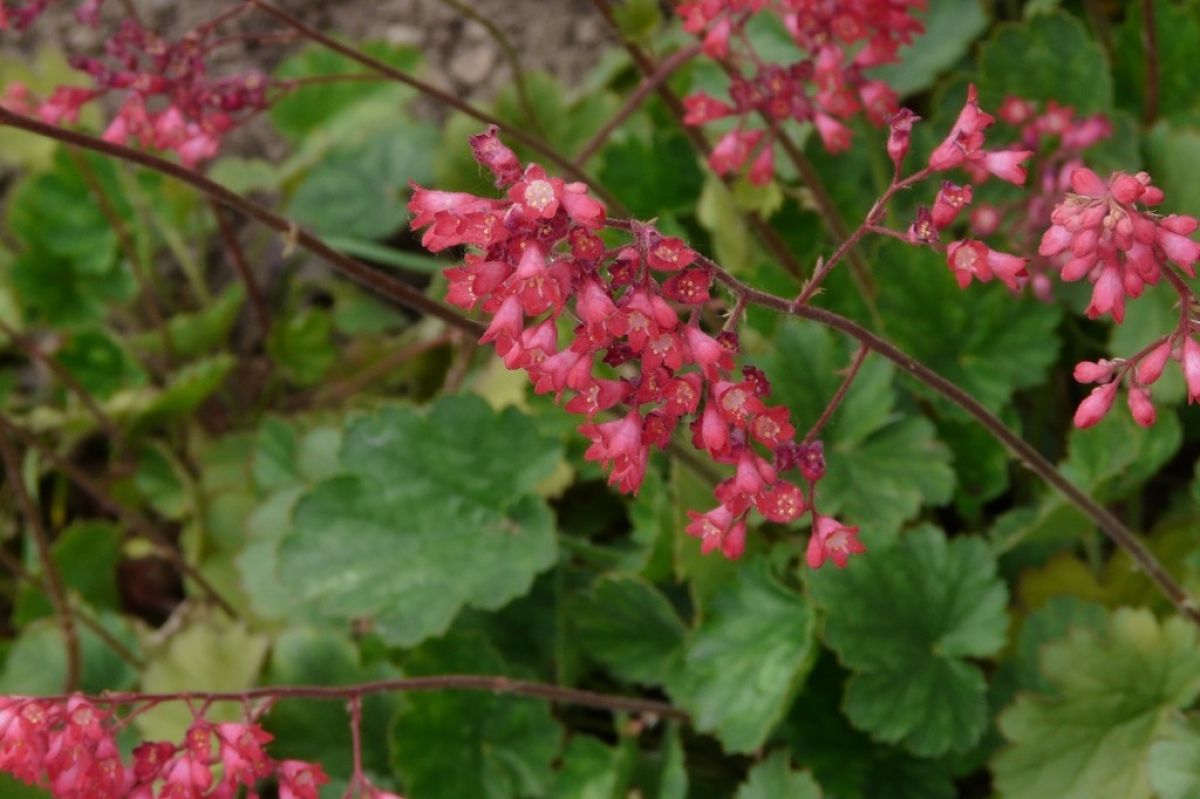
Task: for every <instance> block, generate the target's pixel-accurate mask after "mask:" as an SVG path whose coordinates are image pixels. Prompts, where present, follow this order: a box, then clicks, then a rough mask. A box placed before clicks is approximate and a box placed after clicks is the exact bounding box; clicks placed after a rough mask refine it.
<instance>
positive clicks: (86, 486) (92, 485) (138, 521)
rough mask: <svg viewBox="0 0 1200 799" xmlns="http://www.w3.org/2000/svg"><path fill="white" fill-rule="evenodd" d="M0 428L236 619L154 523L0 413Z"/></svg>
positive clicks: (228, 606)
mask: <svg viewBox="0 0 1200 799" xmlns="http://www.w3.org/2000/svg"><path fill="white" fill-rule="evenodd" d="M0 430H3V431H4V432H5V433H6V434H8V435H11V436H13V437H14V438H17V439H20V440H21V442H22V443H23V444H25V446H27V447H31V448H33V449H36V450H37V451H38V452H40V453H41V454H42V457H44V458H45V459H46V460H48V461H49V462H50V463H51V464H53V466H54V468H55V469H58V470H59V471H60V472H62V473H63V474H64V475H65V476H66V477H67V479H68V480H70V481H71V482H72V483H74V484H75V485H76V486H78V487H79V488H80V489H81V490H82V491H83V492H84V493H85V494H87V495H88V496H90V497H91V498H92V499H93V500H94V501H95V502H96V504H98V505H100V507H102V508H104V510H106V511H107V512H109V513H111V514H113V515H114V516H116V517H117V518H118V519H120V520H121V521H122V522H123V523H124V524H126V525H127V526H128V527H130V528H131V529H132V530H133V531H134V532H136V533H138V534H139V535H141V536H142V537H143V538H146V539H148V540H150V541H153V542H154V543H156V544H158V546H159V548H160V549H161V551H162V554H163V557H165V558H166V559H167V560H169V561H170V562H171V563H172V564H173V565H174V566H175V568H177V569H179V571H180V572H181V573H182V574H184V575H186V576H187V577H188V578H190V579H191V580H192V581H193V582H195V583H196V585H197V586H199V587H200V590H201V591H203V592H204V593H205V594H206V595H207V596H208V598H209V599H210V600H212V602H213V603H214V604H216V605H217V606H218V607H220V608H221V610H223V611H225V613H226V614H228V615H229V617H230V618H237V617H238V613H237V611H236V610H234V608H233V605H231V604H230V603H229V600H227V599H225V597H223V596H222V595H221V593H220V592H219V591H218V590H217V589H216V587H215V586H214V585H213V584H212V583H211V582H209V580H208V578H207V577H205V576H204V575H203V574H201V573H200V572H199V570H197V569H196V568H195V567H194V566H192V564H190V563H188V562H187V560H186V559H185V558H184V557H183V555H182V554H180V552H179V550H177V549H176V548H175V546H174V545H173V544H172V543H171V541H170V539H169V538H167V536H166V534H165V533H163V532H162V531H161V530H159V529H158V528H157V527H155V526H154V524H153V523H152V522H151V521H150V520H149V519H147V518H146V517H144V516H142V515H141V514H140V513H137V512H136V511H133V510H130V509H129V508H127V507H125V506H124V505H122V504H121V503H120V502H118V501H117V499H116V498H115V497H113V495H112V494H110V493H109V492H108V491H107V490H106V489H105V488H104V486H102V485H100V483H98V482H97V481H96V480H94V479H92V477H90V476H89V475H88V474H87V473H86V472H84V471H83V469H81V468H79V467H78V466H76V465H75V464H74V463H72V462H71V461H70V460H69V459H67V458H64V457H63V456H62V455H59V454H58V453H57V452H55V451H54V450H53V449H51V448H50V447H49V446H47V445H46V444H44V443H42V441H41V440H40V439H38V437H37V436H35V435H33V434H32V433H30V432H28V431H27V430H25V429H24V428H21V427H18V426H17V425H15V424H13V423H12V422H10V421H8V420H7V419H5V418H3V417H2V416H0Z"/></svg>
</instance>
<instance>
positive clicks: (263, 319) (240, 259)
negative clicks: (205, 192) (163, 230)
mask: <svg viewBox="0 0 1200 799" xmlns="http://www.w3.org/2000/svg"><path fill="white" fill-rule="evenodd" d="M208 207H209V208H210V209H212V214H213V218H215V219H216V220H217V229H218V230H219V231H220V233H221V241H222V242H224V244H225V252H226V253H227V254H228V255H229V260H230V261H232V262H233V269H234V271H235V272H237V274H238V277H239V278H241V279H242V283H243V284H244V285H245V286H246V294H247V295H248V296H249V297H250V304H251V305H253V306H254V315H255V317H256V318H257V319H258V326H259V329H260V330H261V331H262V334H263V337H264V338H265V337H266V336H267V335H269V334H270V332H271V311H270V309H269V308H268V307H267V298H266V296H265V295H264V294H263V290H262V288H261V287H260V286H259V285H258V280H257V279H256V278H255V277H254V272H252V271H251V270H250V264H249V262H248V261H247V260H246V253H245V252H244V251H243V250H242V245H241V244H239V243H238V240H237V231H236V230H234V229H233V225H232V224H231V223H230V222H229V220H228V219H227V218H226V217H225V211H224V210H223V209H222V208H221V204H220V203H219V202H217V201H216V200H215V199H213V198H212V197H209V198H208Z"/></svg>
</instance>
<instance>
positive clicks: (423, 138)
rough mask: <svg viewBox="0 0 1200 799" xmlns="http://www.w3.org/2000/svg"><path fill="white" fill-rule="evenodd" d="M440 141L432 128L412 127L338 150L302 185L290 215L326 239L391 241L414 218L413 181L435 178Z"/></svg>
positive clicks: (309, 175) (389, 131)
mask: <svg viewBox="0 0 1200 799" xmlns="http://www.w3.org/2000/svg"><path fill="white" fill-rule="evenodd" d="M438 139H439V134H438V131H437V129H436V128H434V127H433V126H432V125H424V124H420V125H418V124H415V123H408V124H404V125H403V126H401V127H400V129H397V127H396V126H390V127H389V128H388V129H385V130H382V131H380V132H378V133H376V134H375V135H373V136H371V137H369V138H367V139H366V141H363V142H354V143H353V144H348V145H345V146H342V147H337V148H334V149H333V151H332V152H330V153H329V154H327V155H326V156H325V157H324V158H323V159H322V160H321V161H320V162H319V163H318V164H317V165H316V166H315V167H314V168H313V169H312V170H311V171H310V172H309V173H308V174H307V175H305V176H304V178H303V179H302V180H301V181H300V184H299V185H298V186H297V187H296V190H295V193H294V194H293V195H292V197H291V201H290V203H289V205H288V213H289V215H290V216H291V217H292V218H293V219H295V220H296V221H297V222H299V223H300V224H301V225H304V226H305V227H308V228H311V229H312V230H313V231H315V232H316V233H317V234H318V235H322V236H323V235H327V234H328V235H336V236H342V237H348V238H357V239H365V240H371V239H381V238H385V237H386V236H387V235H388V234H390V233H393V232H395V231H396V230H397V229H399V228H400V227H401V226H402V225H403V224H404V222H405V220H406V219H407V218H408V212H407V211H406V209H405V203H404V196H405V195H406V194H407V192H408V182H409V181H410V180H413V181H416V182H418V183H426V182H428V181H429V179H430V178H431V172H430V161H429V156H428V153H429V151H430V150H432V149H433V148H434V147H435V146H436V144H437V142H438Z"/></svg>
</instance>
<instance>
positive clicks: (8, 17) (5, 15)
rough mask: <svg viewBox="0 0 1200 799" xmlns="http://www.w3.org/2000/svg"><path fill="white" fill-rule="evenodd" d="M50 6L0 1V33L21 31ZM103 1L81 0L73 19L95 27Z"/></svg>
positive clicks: (45, 1) (46, 1) (40, 1)
mask: <svg viewBox="0 0 1200 799" xmlns="http://www.w3.org/2000/svg"><path fill="white" fill-rule="evenodd" d="M49 5H50V0H20V1H19V2H16V3H12V2H6V0H0V31H6V30H18V31H23V30H25V29H26V28H28V27H29V26H30V25H32V24H33V23H34V22H35V21H36V20H37V18H38V17H40V16H41V15H42V12H43V11H45V10H46V9H47V8H48V7H49ZM103 5H104V0H83V2H81V3H80V4H79V5H78V6H77V7H76V9H75V19H77V20H79V21H80V22H82V23H83V24H85V25H91V26H92V27H95V26H96V25H97V24H99V22H100V8H101V6H103Z"/></svg>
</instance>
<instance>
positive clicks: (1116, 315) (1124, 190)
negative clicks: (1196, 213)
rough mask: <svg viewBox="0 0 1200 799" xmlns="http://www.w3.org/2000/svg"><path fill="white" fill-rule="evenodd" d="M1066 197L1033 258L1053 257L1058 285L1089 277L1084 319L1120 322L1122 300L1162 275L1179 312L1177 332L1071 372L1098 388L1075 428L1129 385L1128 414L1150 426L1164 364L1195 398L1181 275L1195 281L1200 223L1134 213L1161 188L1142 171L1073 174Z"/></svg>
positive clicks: (1196, 352)
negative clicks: (1175, 366)
mask: <svg viewBox="0 0 1200 799" xmlns="http://www.w3.org/2000/svg"><path fill="white" fill-rule="evenodd" d="M1071 189H1072V191H1071V193H1069V194H1068V195H1067V196H1066V198H1065V199H1064V200H1063V201H1062V202H1061V203H1060V204H1059V205H1058V206H1057V207H1056V208H1055V209H1054V211H1053V213H1052V214H1051V221H1052V223H1053V224H1051V226H1050V228H1049V229H1048V230H1046V232H1045V235H1043V237H1042V242H1041V246H1040V247H1039V248H1038V253H1039V254H1040V255H1042V256H1044V257H1046V258H1049V259H1052V260H1053V262H1054V263H1055V264H1056V265H1057V266H1058V267H1059V269H1060V270H1061V271H1060V274H1061V276H1062V279H1063V280H1068V281H1071V280H1079V279H1081V278H1084V277H1086V278H1088V280H1090V281H1091V283H1092V299H1091V302H1090V303H1089V305H1088V309H1087V314H1088V316H1089V317H1091V318H1093V319H1094V318H1096V317H1099V316H1102V315H1104V314H1110V315H1111V316H1112V318H1113V319H1114V320H1115V321H1116V322H1117V323H1118V324H1119V323H1120V322H1121V321H1122V320H1123V319H1124V318H1125V299H1126V297H1129V298H1136V297H1138V296H1140V295H1141V294H1142V291H1143V290H1144V289H1145V287H1146V286H1147V285H1154V284H1156V283H1158V282H1159V281H1160V280H1162V279H1163V278H1164V277H1165V278H1166V279H1167V281H1168V282H1169V283H1170V284H1171V285H1172V286H1173V287H1174V288H1175V289H1176V291H1178V293H1179V295H1180V300H1181V315H1180V322H1179V326H1178V328H1177V329H1176V330H1175V331H1174V332H1172V333H1171V334H1169V335H1167V336H1164V337H1162V338H1160V339H1158V340H1157V341H1155V342H1152V343H1151V344H1150V345H1148V346H1146V347H1144V348H1143V349H1142V350H1141V351H1139V352H1138V353H1136V354H1135V355H1133V356H1132V357H1130V358H1127V359H1115V360H1101V361H1098V362H1089V361H1084V362H1083V363H1080V364H1078V365H1077V366H1076V367H1075V379H1076V380H1078V381H1079V382H1081V383H1097V384H1099V385H1097V386H1096V388H1094V389H1093V390H1092V393H1091V394H1090V395H1088V397H1087V398H1086V399H1084V401H1083V402H1082V403H1080V405H1079V408H1078V410H1077V411H1076V413H1075V424H1076V426H1078V427H1090V426H1091V425H1094V424H1096V423H1097V422H1099V421H1100V420H1101V419H1102V418H1103V417H1104V416H1105V414H1107V413H1108V411H1109V409H1110V408H1112V405H1113V401H1114V400H1115V398H1116V393H1117V388H1118V386H1120V385H1121V384H1122V383H1127V384H1128V404H1129V410H1130V413H1131V414H1132V416H1133V418H1134V420H1135V421H1137V422H1138V424H1141V425H1143V426H1149V425H1151V424H1153V423H1154V420H1155V416H1156V414H1155V411H1154V405H1153V404H1152V402H1151V396H1150V388H1149V387H1150V386H1151V385H1152V384H1153V383H1154V382H1155V381H1157V380H1158V378H1159V376H1160V375H1161V374H1162V372H1163V368H1164V367H1165V366H1166V363H1167V361H1168V360H1172V359H1174V360H1176V361H1178V362H1179V363H1180V365H1181V367H1182V369H1183V375H1184V378H1185V380H1186V382H1187V391H1188V400H1189V402H1197V401H1200V344H1197V343H1196V340H1195V337H1194V336H1195V333H1196V330H1197V326H1198V325H1197V323H1196V322H1195V321H1193V318H1192V317H1193V313H1194V311H1195V308H1194V296H1193V294H1192V292H1191V290H1190V289H1189V288H1188V286H1187V283H1186V282H1185V280H1184V277H1185V276H1186V277H1188V278H1192V277H1195V276H1196V261H1197V260H1200V244H1197V243H1196V242H1195V241H1193V240H1192V239H1191V238H1189V237H1190V236H1191V234H1192V233H1194V232H1195V231H1196V228H1197V227H1198V226H1200V224H1198V223H1197V220H1196V219H1195V218H1194V217H1191V216H1181V215H1174V214H1173V215H1170V216H1160V215H1158V214H1155V213H1153V212H1151V211H1148V210H1144V209H1142V208H1139V207H1138V206H1139V205H1146V206H1154V205H1158V204H1159V203H1161V202H1162V201H1163V193H1162V190H1161V189H1159V188H1157V187H1155V186H1154V185H1153V184H1152V183H1151V179H1150V176H1149V175H1147V174H1146V173H1145V172H1139V173H1138V174H1137V175H1128V174H1126V173H1124V172H1116V173H1114V174H1113V175H1112V176H1111V177H1110V178H1109V179H1108V181H1107V182H1106V181H1103V180H1101V179H1100V178H1099V176H1097V175H1096V173H1095V172H1093V171H1092V170H1090V169H1087V168H1086V167H1078V168H1076V169H1075V170H1074V171H1073V172H1072V173H1071Z"/></svg>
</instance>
